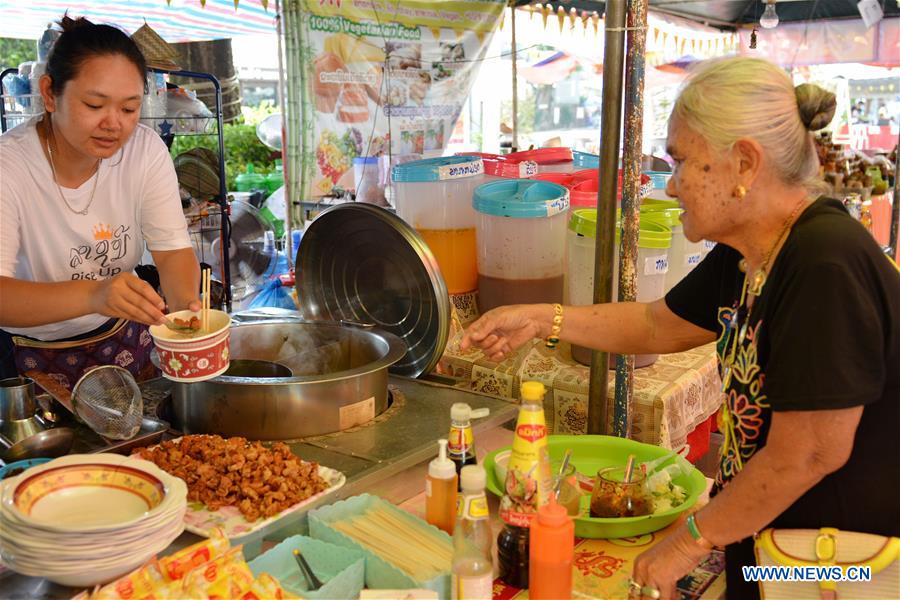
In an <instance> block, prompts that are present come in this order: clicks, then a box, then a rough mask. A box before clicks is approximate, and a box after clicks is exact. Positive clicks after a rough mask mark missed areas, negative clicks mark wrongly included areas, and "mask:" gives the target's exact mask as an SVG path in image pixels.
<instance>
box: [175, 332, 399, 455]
mask: <svg viewBox="0 0 900 600" xmlns="http://www.w3.org/2000/svg"><path fill="white" fill-rule="evenodd" d="M230 343H231V360H232V363H231V364H232V366H231V367H230V368H229V370H228V371H226V372H225V374H224V375H220V376H219V377H216V378H214V379H210V380H208V381H203V382H199V383H176V384H174V387H173V393H172V399H173V409H174V414H175V423H174V425H175V427H176V428H178V429H180V430H181V431H183V432H185V433H215V434H219V435H224V436H229V435H240V436H243V437H247V438H250V439H256V440H284V439H296V438H300V437H307V436H311V435H320V434H324V433H331V432H334V431H341V430H344V429H348V428H350V427H353V426H354V425H358V424H360V423H364V422H366V421H369V420H371V419H373V418H374V417H375V416H376V415H378V414H380V413H381V412H382V411H384V410H385V409H386V408H387V403H388V392H387V380H388V367H389V366H391V365H392V364H394V363H396V362H397V361H398V360H400V359H401V358H402V357H403V355H404V354H405V353H406V346H405V345H404V344H403V342H402V341H400V338H398V337H397V336H395V335H393V334H390V333H387V332H384V331H379V330H374V329H367V328H360V327H354V326H348V325H342V324H338V323H330V322H302V321H296V320H291V319H276V320H267V321H260V322H247V323H239V324H236V325H233V326H232V329H231V342H230ZM287 372H289V373H290V375H289V376H286V377H279V375H280V374H283V373H287Z"/></svg>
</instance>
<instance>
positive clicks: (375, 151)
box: [302, 0, 506, 197]
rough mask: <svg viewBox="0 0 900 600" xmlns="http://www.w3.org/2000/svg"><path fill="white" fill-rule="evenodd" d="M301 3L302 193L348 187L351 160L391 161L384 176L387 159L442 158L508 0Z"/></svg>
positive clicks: (313, 0) (382, 170)
mask: <svg viewBox="0 0 900 600" xmlns="http://www.w3.org/2000/svg"><path fill="white" fill-rule="evenodd" d="M303 2H304V5H305V11H304V14H303V17H302V19H303V34H304V35H305V38H306V39H305V40H304V42H305V43H304V51H303V55H304V56H303V58H304V64H305V67H306V69H307V81H308V82H309V86H308V88H307V94H306V96H305V97H306V102H307V104H306V106H305V107H304V109H305V110H304V113H305V114H306V115H311V117H312V118H311V119H306V120H305V121H306V122H307V123H310V122H311V123H312V124H313V126H314V132H305V133H306V135H304V138H305V139H306V140H311V142H312V145H313V148H305V149H304V152H303V154H304V157H305V160H304V165H303V166H304V178H303V181H304V186H303V187H304V188H305V189H303V190H302V194H303V196H304V197H309V196H323V195H326V194H328V193H329V192H331V191H332V188H333V187H335V186H339V187H341V188H345V189H348V188H349V189H352V188H354V180H353V177H354V175H353V159H354V158H357V157H379V156H388V157H389V158H388V159H385V160H382V161H381V162H380V165H379V167H375V168H379V170H380V177H381V179H382V180H383V178H384V176H385V172H386V170H387V168H388V167H389V163H390V161H393V162H395V163H396V162H397V161H398V160H410V158H411V157H421V156H422V155H423V154H425V153H429V155H439V154H440V151H441V150H443V149H444V147H445V146H446V143H447V141H448V140H449V138H450V136H451V133H452V131H453V125H454V123H455V122H456V120H457V118H458V117H459V114H460V111H461V110H462V107H463V103H464V102H465V101H466V98H467V96H468V94H469V91H470V89H471V86H472V83H473V81H474V80H475V76H476V74H477V71H478V67H479V65H480V64H481V60H482V59H483V58H484V55H485V52H486V50H487V47H488V44H489V42H490V38H491V36H492V35H493V33H494V30H495V29H496V27H497V25H498V23H499V22H500V18H501V15H502V12H503V8H504V7H505V6H506V2H505V0H465V1H456V0H448V1H434V0H427V1H426V0H303ZM503 85H505V82H504V84H503ZM310 133H312V135H309V134H310ZM366 168H369V167H366Z"/></svg>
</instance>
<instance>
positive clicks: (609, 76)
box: [587, 0, 625, 434]
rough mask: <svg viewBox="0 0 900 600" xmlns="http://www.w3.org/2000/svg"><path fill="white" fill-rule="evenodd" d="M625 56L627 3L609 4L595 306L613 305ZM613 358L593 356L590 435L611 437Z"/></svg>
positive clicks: (616, 0) (621, 0) (619, 0)
mask: <svg viewBox="0 0 900 600" xmlns="http://www.w3.org/2000/svg"><path fill="white" fill-rule="evenodd" d="M624 54H625V0H609V2H607V3H606V17H605V19H604V47H603V102H602V105H601V109H600V110H601V115H600V167H599V176H600V189H599V190H598V192H597V234H596V236H595V239H596V240H597V244H596V247H595V250H594V258H595V261H594V304H598V303H601V302H609V301H610V300H612V273H613V257H614V248H613V244H614V243H615V239H616V195H617V194H616V183H617V179H618V170H619V140H620V126H621V121H622V70H623V64H622V62H623V58H624ZM608 369H609V354H607V353H606V352H597V351H595V352H593V353H592V354H591V378H590V385H589V388H588V431H587V432H588V433H590V434H598V433H607V432H609V430H610V428H609V423H608V419H609V415H608V412H607V408H608V405H607V392H608V387H609V370H608Z"/></svg>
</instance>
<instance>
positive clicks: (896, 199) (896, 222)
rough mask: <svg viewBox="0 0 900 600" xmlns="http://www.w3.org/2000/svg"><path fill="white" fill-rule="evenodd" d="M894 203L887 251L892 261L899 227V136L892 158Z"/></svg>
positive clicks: (899, 136) (897, 257) (899, 257)
mask: <svg viewBox="0 0 900 600" xmlns="http://www.w3.org/2000/svg"><path fill="white" fill-rule="evenodd" d="M894 158H895V159H896V160H895V161H894V202H893V208H892V209H891V241H890V244H891V247H890V250H889V251H888V252H889V253H890V255H891V256H892V257H893V258H894V260H897V259H900V256H897V227H898V225H900V135H898V136H897V155H896V156H895V157H894Z"/></svg>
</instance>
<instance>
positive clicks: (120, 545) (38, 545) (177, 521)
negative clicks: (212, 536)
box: [0, 507, 186, 561]
mask: <svg viewBox="0 0 900 600" xmlns="http://www.w3.org/2000/svg"><path fill="white" fill-rule="evenodd" d="M185 511H186V507H182V508H181V510H179V511H175V512H173V513H171V515H170V516H169V517H168V518H167V520H165V521H162V522H160V524H159V525H158V526H157V527H155V528H153V529H142V530H137V531H134V530H124V531H122V532H121V533H120V534H118V535H107V536H102V537H101V536H92V537H88V536H85V535H81V534H79V535H66V536H55V537H53V536H46V537H45V536H41V535H34V530H29V529H27V528H24V527H22V526H21V525H17V524H12V523H11V522H10V521H8V520H5V521H4V526H3V528H2V529H0V548H10V549H12V550H15V552H16V554H17V555H19V554H22V555H23V556H24V555H27V556H31V557H35V558H40V557H45V556H53V557H54V558H55V559H57V560H60V561H66V560H85V559H93V560H96V559H99V558H107V557H115V556H120V555H122V554H125V553H128V552H132V551H136V550H140V549H142V548H143V547H144V546H146V544H147V543H148V542H149V541H150V540H154V539H156V538H159V537H166V536H167V535H168V534H169V532H170V531H171V530H173V529H175V528H176V527H178V526H181V527H183V525H184V523H183V521H184V513H185Z"/></svg>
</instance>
